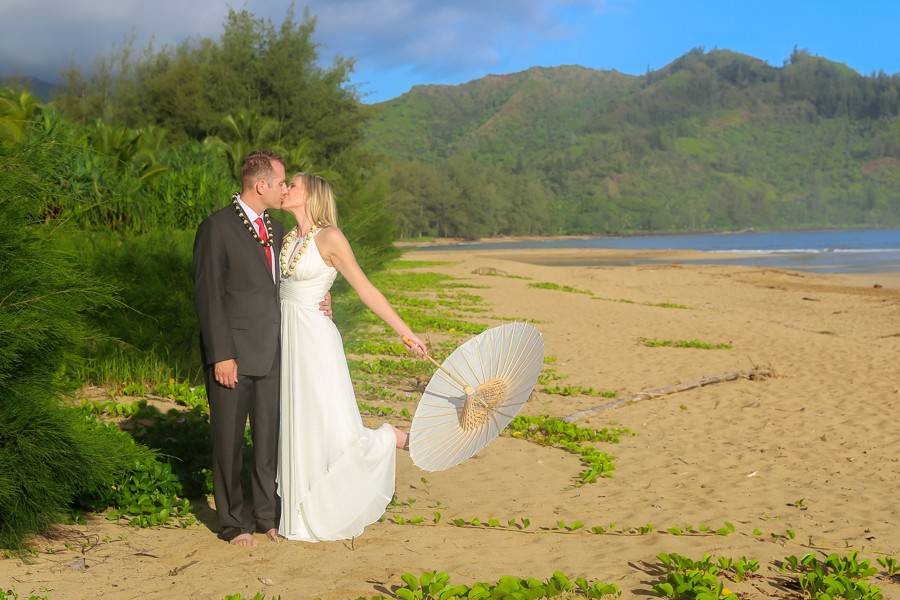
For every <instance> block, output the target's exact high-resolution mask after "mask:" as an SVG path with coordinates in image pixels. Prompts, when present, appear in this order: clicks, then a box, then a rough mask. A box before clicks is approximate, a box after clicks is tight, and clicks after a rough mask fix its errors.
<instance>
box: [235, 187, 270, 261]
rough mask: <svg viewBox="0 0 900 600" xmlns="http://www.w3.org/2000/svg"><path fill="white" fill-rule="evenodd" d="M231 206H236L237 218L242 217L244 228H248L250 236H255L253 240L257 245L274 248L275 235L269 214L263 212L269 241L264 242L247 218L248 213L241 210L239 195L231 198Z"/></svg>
mask: <svg viewBox="0 0 900 600" xmlns="http://www.w3.org/2000/svg"><path fill="white" fill-rule="evenodd" d="M231 204H232V205H233V206H234V210H235V212H236V213H237V216H238V217H240V219H241V222H242V223H243V224H244V227H246V228H247V231H249V232H250V235H252V236H253V239H255V240H256V243H257V244H259V245H260V246H264V247H266V248H269V247H271V246H272V239H273V237H272V236H273V235H274V233H272V220H271V219H270V218H269V212H268V211H263V214H262V216H263V221H264V222H265V224H266V233H267V234H268V238H269V239H267V240H265V241H263V240H262V238H260V237H259V234H258V233H257V232H256V228H255V227H253V225H252V224H251V223H250V219H248V218H247V215H246V213H244V209H243V208H241V205H240V204H239V203H238V194H235V195H234V196H232V197H231Z"/></svg>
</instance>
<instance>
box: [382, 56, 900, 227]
mask: <svg viewBox="0 0 900 600" xmlns="http://www.w3.org/2000/svg"><path fill="white" fill-rule="evenodd" d="M898 108H900V75H893V76H889V75H885V74H883V73H879V74H875V75H871V76H863V75H860V74H858V73H856V72H855V71H853V70H851V69H850V68H848V67H846V66H844V65H841V64H838V63H835V62H831V61H829V60H826V59H824V58H821V57H816V56H812V55H810V54H808V53H806V52H804V51H802V50H796V51H795V52H794V53H793V54H792V55H791V57H790V58H789V60H788V61H786V63H785V65H784V66H782V67H774V66H771V65H768V64H766V63H765V62H763V61H760V60H758V59H755V58H753V57H750V56H746V55H741V54H737V53H734V52H729V51H725V50H715V51H711V52H704V51H703V50H700V49H697V50H693V51H691V52H689V53H687V54H685V55H684V56H682V57H681V58H679V59H677V60H675V61H674V62H672V63H671V64H669V65H667V66H666V67H664V68H662V69H660V70H658V71H652V72H648V73H646V74H645V75H643V76H629V75H624V74H622V73H618V72H615V71H596V70H591V69H586V68H582V67H574V66H573V67H558V68H538V67H535V68H532V69H529V70H527V71H524V72H520V73H514V74H511V75H499V76H488V77H485V78H483V79H479V80H476V81H472V82H470V83H467V84H464V85H459V86H437V85H431V86H420V87H415V88H413V89H412V90H411V91H410V92H409V93H407V94H404V95H403V96H400V97H398V98H396V99H394V100H391V101H388V102H385V103H382V104H379V105H375V106H372V107H371V108H370V111H371V114H370V117H371V120H370V122H369V123H368V125H367V129H366V134H367V144H368V146H369V148H371V149H373V150H375V151H376V152H378V153H380V154H381V155H382V156H383V157H385V158H386V159H387V160H388V166H386V167H385V170H386V172H387V176H388V180H389V190H390V199H391V201H392V202H391V203H392V204H393V205H394V206H396V207H397V208H398V209H399V212H400V224H401V229H402V234H403V235H405V236H419V235H451V236H464V237H476V236H484V235H492V234H511V233H512V234H514V233H543V234H551V233H594V232H622V231H647V230H706V229H734V228H746V227H817V226H842V225H865V224H887V223H892V224H896V223H898V222H900V119H898V118H897V117H898Z"/></svg>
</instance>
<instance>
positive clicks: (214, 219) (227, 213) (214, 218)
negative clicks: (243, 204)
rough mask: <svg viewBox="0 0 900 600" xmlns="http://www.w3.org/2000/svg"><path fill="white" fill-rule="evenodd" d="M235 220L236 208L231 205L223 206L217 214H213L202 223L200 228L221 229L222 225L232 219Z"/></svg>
mask: <svg viewBox="0 0 900 600" xmlns="http://www.w3.org/2000/svg"><path fill="white" fill-rule="evenodd" d="M233 218H234V207H232V206H231V205H230V204H228V205H226V206H223V207H222V208H220V209H219V210H217V211H216V212H214V213H212V214H211V215H209V216H208V217H206V218H205V219H203V221H201V222H200V227H201V228H203V229H208V228H216V229H217V228H219V227H220V226H221V225H223V224H225V223H227V222H228V221H229V220H230V219H233Z"/></svg>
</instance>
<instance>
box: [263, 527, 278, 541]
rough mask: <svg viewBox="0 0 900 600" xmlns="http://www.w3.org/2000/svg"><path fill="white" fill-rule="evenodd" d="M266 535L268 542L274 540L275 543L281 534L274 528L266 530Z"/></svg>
mask: <svg viewBox="0 0 900 600" xmlns="http://www.w3.org/2000/svg"><path fill="white" fill-rule="evenodd" d="M266 537H267V538H269V541H270V542H275V543H276V544H277V543H278V542H280V541H281V536H280V535H278V530H277V529H274V528H273V529H270V530H268V531H267V532H266Z"/></svg>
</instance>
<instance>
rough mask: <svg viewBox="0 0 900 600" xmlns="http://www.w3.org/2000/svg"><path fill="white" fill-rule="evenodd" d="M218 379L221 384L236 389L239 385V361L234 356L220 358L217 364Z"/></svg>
mask: <svg viewBox="0 0 900 600" xmlns="http://www.w3.org/2000/svg"><path fill="white" fill-rule="evenodd" d="M215 370H216V381H217V382H218V383H219V385H221V386H223V387H227V388H231V389H234V386H236V385H237V379H238V375H237V361H236V360H234V359H233V358H229V359H228V360H220V361H219V362H217V363H216V365H215Z"/></svg>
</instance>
